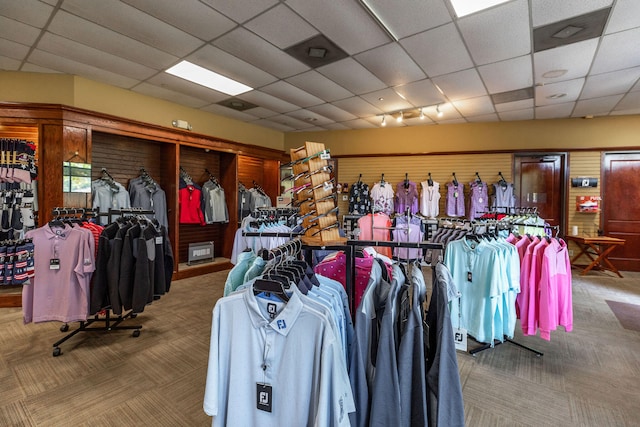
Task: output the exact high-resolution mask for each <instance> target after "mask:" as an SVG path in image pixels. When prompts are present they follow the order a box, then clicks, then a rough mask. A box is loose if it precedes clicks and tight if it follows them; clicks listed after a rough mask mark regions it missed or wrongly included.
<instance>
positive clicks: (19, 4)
mask: <svg viewBox="0 0 640 427" xmlns="http://www.w3.org/2000/svg"><path fill="white" fill-rule="evenodd" d="M52 12H53V7H51V6H50V5H48V4H45V3H42V2H40V1H37V0H20V1H5V0H3V1H2V2H0V15H2V16H5V17H7V18H11V19H15V20H16V21H20V22H22V23H24V24H28V25H31V26H33V27H36V28H41V29H42V28H44V26H45V25H46V24H47V21H48V20H49V16H51V13H52Z"/></svg>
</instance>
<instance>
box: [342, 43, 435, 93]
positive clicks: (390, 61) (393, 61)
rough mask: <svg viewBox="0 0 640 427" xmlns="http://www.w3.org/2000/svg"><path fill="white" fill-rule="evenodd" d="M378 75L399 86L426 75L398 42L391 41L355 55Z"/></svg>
mask: <svg viewBox="0 0 640 427" xmlns="http://www.w3.org/2000/svg"><path fill="white" fill-rule="evenodd" d="M355 59H356V61H358V62H360V63H361V64H362V65H364V66H365V68H367V69H368V70H369V71H371V72H372V73H373V74H374V75H375V76H376V77H378V78H379V79H380V80H382V81H383V82H384V83H386V84H387V85H389V86H399V85H403V84H407V83H411V82H414V81H416V80H422V79H424V78H425V77H426V75H425V74H424V73H423V72H422V70H421V69H420V67H418V66H417V65H416V63H415V62H413V60H412V59H411V57H409V55H407V53H406V52H405V51H404V49H402V47H400V45H399V44H398V43H389V44H386V45H384V46H380V47H377V48H374V49H371V50H368V51H366V52H363V53H360V54H358V55H356V56H355Z"/></svg>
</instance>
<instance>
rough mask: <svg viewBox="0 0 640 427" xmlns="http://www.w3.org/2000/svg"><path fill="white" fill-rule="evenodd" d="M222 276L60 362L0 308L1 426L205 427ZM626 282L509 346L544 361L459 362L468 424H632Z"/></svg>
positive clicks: (636, 357)
mask: <svg viewBox="0 0 640 427" xmlns="http://www.w3.org/2000/svg"><path fill="white" fill-rule="evenodd" d="M226 273H227V272H219V273H212V274H209V275H206V276H202V277H196V278H191V279H185V280H181V281H177V282H174V283H173V285H172V288H171V292H170V293H169V294H168V295H166V296H165V297H163V298H162V299H161V300H159V301H157V302H155V303H154V304H153V305H151V306H150V307H148V308H147V309H146V310H145V312H144V313H142V314H141V315H139V316H138V317H137V318H136V319H133V320H132V321H131V323H133V322H135V323H140V324H142V325H143V328H142V330H141V334H140V336H139V337H137V338H134V337H132V336H131V331H112V332H109V333H97V332H96V333H81V334H79V335H77V336H75V337H73V338H72V339H70V340H69V341H67V342H66V343H64V344H62V346H61V349H62V351H63V354H62V355H61V356H59V357H52V344H53V343H54V342H55V341H56V340H58V339H59V338H60V337H62V336H63V333H61V332H60V330H59V326H60V324H58V323H45V324H29V325H23V324H22V316H21V311H20V309H11V308H5V309H0V354H2V357H0V426H92V427H98V426H122V425H139V426H207V425H210V423H211V419H210V418H209V417H207V416H206V415H205V414H204V412H203V410H202V398H203V392H204V383H205V374H206V369H207V366H206V364H207V357H208V349H209V335H210V321H211V309H212V308H213V305H214V304H215V301H216V300H217V298H219V297H220V295H221V293H222V286H223V283H224V279H225V277H226ZM624 276H625V278H624V279H619V278H614V277H611V276H609V275H606V274H603V273H597V272H596V273H590V274H589V275H587V276H584V277H581V276H578V275H574V289H573V303H574V331H573V332H571V333H565V332H564V331H562V330H559V331H555V332H553V333H552V336H551V341H549V342H547V341H544V340H541V339H540V338H538V337H522V336H521V335H517V336H516V337H515V341H517V342H519V343H522V344H524V345H527V346H530V347H532V348H535V349H537V350H539V351H541V352H543V353H544V356H542V357H537V356H535V355H534V354H533V353H531V352H529V351H527V350H524V349H522V348H520V347H517V346H515V345H512V344H509V343H506V344H503V345H499V346H497V347H495V348H493V349H489V350H485V351H482V352H480V353H478V354H477V355H476V356H475V357H474V356H471V355H469V354H467V353H458V362H459V370H460V377H461V381H462V385H463V394H464V399H465V416H466V421H467V425H468V426H598V427H602V426H637V425H639V424H640V404H639V402H640V382H639V378H640V332H637V331H635V330H630V329H626V328H625V326H623V324H621V322H622V321H619V320H618V318H616V315H615V314H614V312H613V311H612V308H610V305H609V302H624V303H625V304H633V305H634V306H638V305H640V273H628V272H627V273H624ZM427 277H430V276H427ZM637 323H638V322H637V321H636V324H637ZM71 327H72V329H73V328H75V327H76V325H71ZM283 426H284V424H283Z"/></svg>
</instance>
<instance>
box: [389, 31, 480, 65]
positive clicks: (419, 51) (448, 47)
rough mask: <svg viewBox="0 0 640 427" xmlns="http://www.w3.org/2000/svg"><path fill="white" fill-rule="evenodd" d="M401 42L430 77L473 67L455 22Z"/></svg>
mask: <svg viewBox="0 0 640 427" xmlns="http://www.w3.org/2000/svg"><path fill="white" fill-rule="evenodd" d="M400 44H402V46H403V47H404V48H405V49H406V50H407V52H408V53H409V54H410V55H411V56H412V57H413V59H414V60H415V61H416V62H417V63H418V65H420V67H422V69H423V70H424V71H425V72H426V73H427V75H428V76H429V77H430V78H433V77H436V76H441V75H443V74H449V73H453V72H456V71H461V70H465V69H467V68H471V67H473V62H472V61H471V57H470V56H469V53H468V52H467V48H466V47H465V45H464V42H463V40H462V38H461V37H460V33H458V30H457V29H456V26H455V25H454V24H453V23H449V24H446V25H442V26H440V27H438V28H434V29H431V30H429V31H425V32H423V33H420V34H416V35H414V36H411V37H408V38H406V39H403V40H400Z"/></svg>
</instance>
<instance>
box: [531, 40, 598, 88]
mask: <svg viewBox="0 0 640 427" xmlns="http://www.w3.org/2000/svg"><path fill="white" fill-rule="evenodd" d="M597 48H598V39H588V40H584V41H581V42H577V43H571V44H568V45H564V46H559V47H556V48H553V49H547V50H543V51H540V52H536V53H534V54H533V64H534V77H535V82H536V83H548V82H555V81H561V80H571V79H576V78H580V77H584V76H586V75H587V73H588V72H589V68H591V65H592V64H593V58H594V56H595V54H596V49H597ZM554 70H567V73H566V74H564V75H562V76H560V77H556V78H548V77H544V76H543V74H544V73H546V72H549V71H554Z"/></svg>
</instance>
